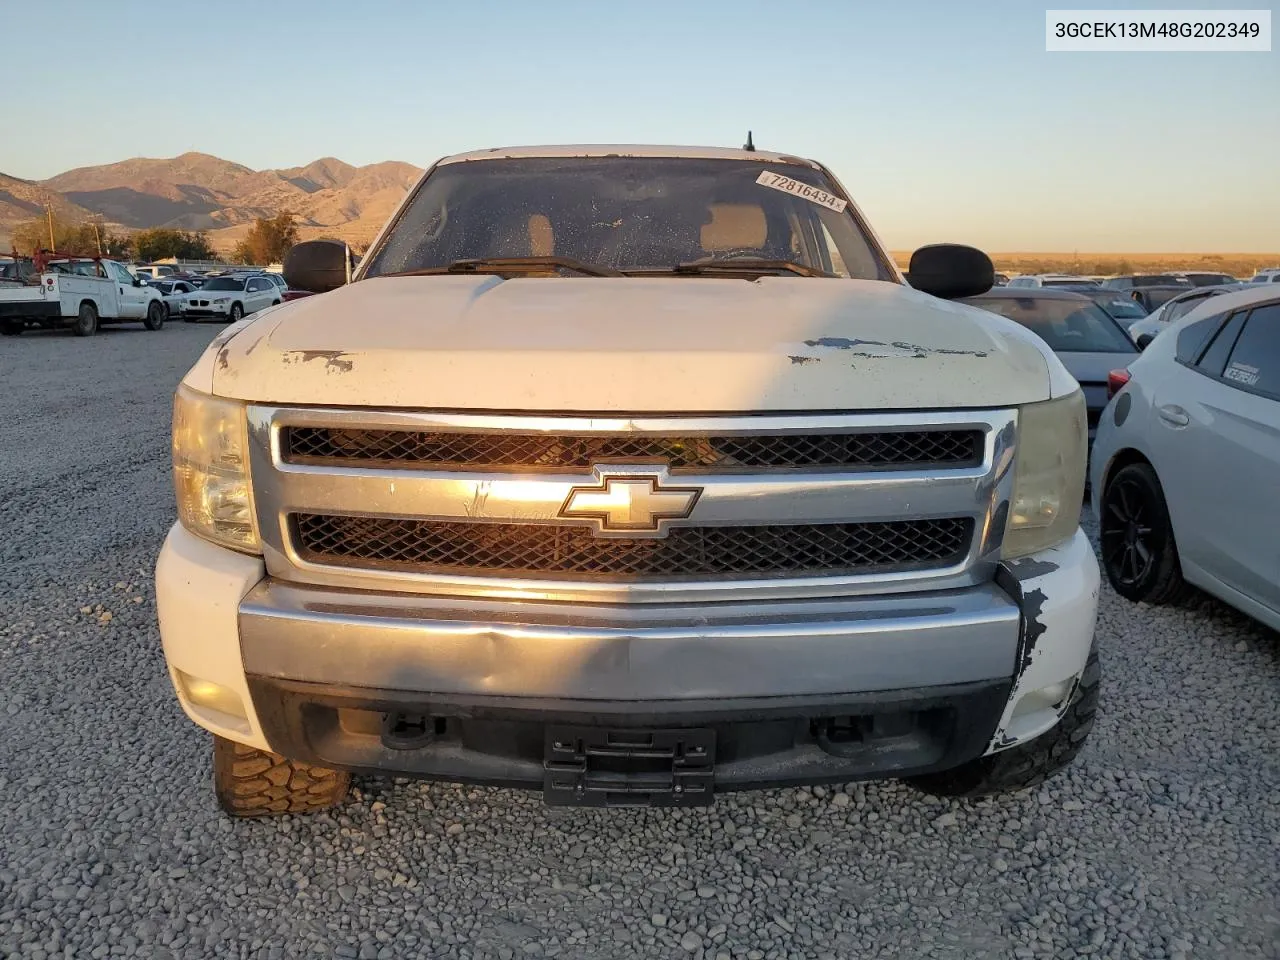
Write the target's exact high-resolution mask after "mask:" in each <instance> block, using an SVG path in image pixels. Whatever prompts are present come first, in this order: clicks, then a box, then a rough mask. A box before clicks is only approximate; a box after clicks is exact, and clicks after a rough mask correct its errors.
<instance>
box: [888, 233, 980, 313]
mask: <svg viewBox="0 0 1280 960" xmlns="http://www.w3.org/2000/svg"><path fill="white" fill-rule="evenodd" d="M907 276H909V277H910V278H911V286H913V287H915V288H916V289H917V290H919V291H921V292H923V293H928V294H932V295H933V296H935V297H941V298H942V299H943V300H958V299H960V298H961V297H976V296H977V295H978V294H980V293H986V292H987V291H988V290H990V289H991V287H992V285H993V284H994V283H995V281H996V269H995V266H994V265H992V263H991V258H990V257H988V256H987V255H986V254H985V253H983V252H982V251H981V250H978V249H976V248H974V247H966V246H964V245H963V244H959V243H934V244H930V245H929V246H927V247H921V248H920V249H919V250H917V251H916V252H915V253H913V254H912V255H911V264H910V265H909V266H908V267H907Z"/></svg>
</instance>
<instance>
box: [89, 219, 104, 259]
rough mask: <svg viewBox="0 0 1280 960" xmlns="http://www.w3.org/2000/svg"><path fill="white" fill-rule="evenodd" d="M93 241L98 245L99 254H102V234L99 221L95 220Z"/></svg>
mask: <svg viewBox="0 0 1280 960" xmlns="http://www.w3.org/2000/svg"><path fill="white" fill-rule="evenodd" d="M91 222H92V223H93V242H94V243H96V244H97V245H98V256H102V234H100V233H99V232H98V221H97V220H93V221H91Z"/></svg>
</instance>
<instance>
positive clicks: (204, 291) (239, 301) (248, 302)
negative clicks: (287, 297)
mask: <svg viewBox="0 0 1280 960" xmlns="http://www.w3.org/2000/svg"><path fill="white" fill-rule="evenodd" d="M281 299H282V295H281V293H280V288H279V287H277V286H276V285H275V284H274V283H272V282H271V280H269V279H268V278H267V277H263V276H228V277H210V278H209V279H208V280H206V281H205V283H204V286H202V287H201V288H200V289H199V290H196V291H195V292H194V293H189V294H187V295H186V296H185V297H184V298H183V299H182V302H181V304H180V306H181V311H180V312H181V314H182V319H183V320H186V321H188V322H195V321H197V320H203V319H205V318H207V317H212V318H213V319H215V320H228V321H230V322H231V323H235V322H236V321H237V320H239V319H240V318H241V317H243V316H244V315H245V314H248V313H255V312H256V311H258V310H262V309H264V308H266V307H270V306H272V305H274V304H277V303H279V302H280V301H281Z"/></svg>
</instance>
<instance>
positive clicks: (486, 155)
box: [440, 143, 818, 169]
mask: <svg viewBox="0 0 1280 960" xmlns="http://www.w3.org/2000/svg"><path fill="white" fill-rule="evenodd" d="M614 156H617V157H688V158H692V159H700V160H756V161H758V162H760V163H798V164H803V165H804V166H806V167H813V168H815V169H816V168H817V166H818V164H816V163H814V161H812V160H806V159H805V158H803V157H795V156H791V155H790V154H786V153H770V152H769V151H767V150H741V149H730V148H727V147H680V146H654V145H645V144H618V143H613V144H608V143H606V144H584V143H576V144H561V145H548V146H528V147H490V148H489V149H487V150H472V151H470V152H468V153H457V154H454V155H453V156H451V157H445V158H444V159H443V160H441V161H440V164H441V165H443V164H446V163H465V162H468V161H471V160H510V159H517V158H525V157H614Z"/></svg>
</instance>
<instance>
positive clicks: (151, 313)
mask: <svg viewBox="0 0 1280 960" xmlns="http://www.w3.org/2000/svg"><path fill="white" fill-rule="evenodd" d="M167 315H168V314H167V313H166V311H165V306H164V304H162V303H161V302H160V301H159V300H152V301H151V302H150V303H149V304H147V315H146V317H145V318H144V319H143V321H142V325H143V326H144V327H146V328H147V329H148V330H159V329H160V328H161V327H163V326H164V321H165V317H166V316H167Z"/></svg>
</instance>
